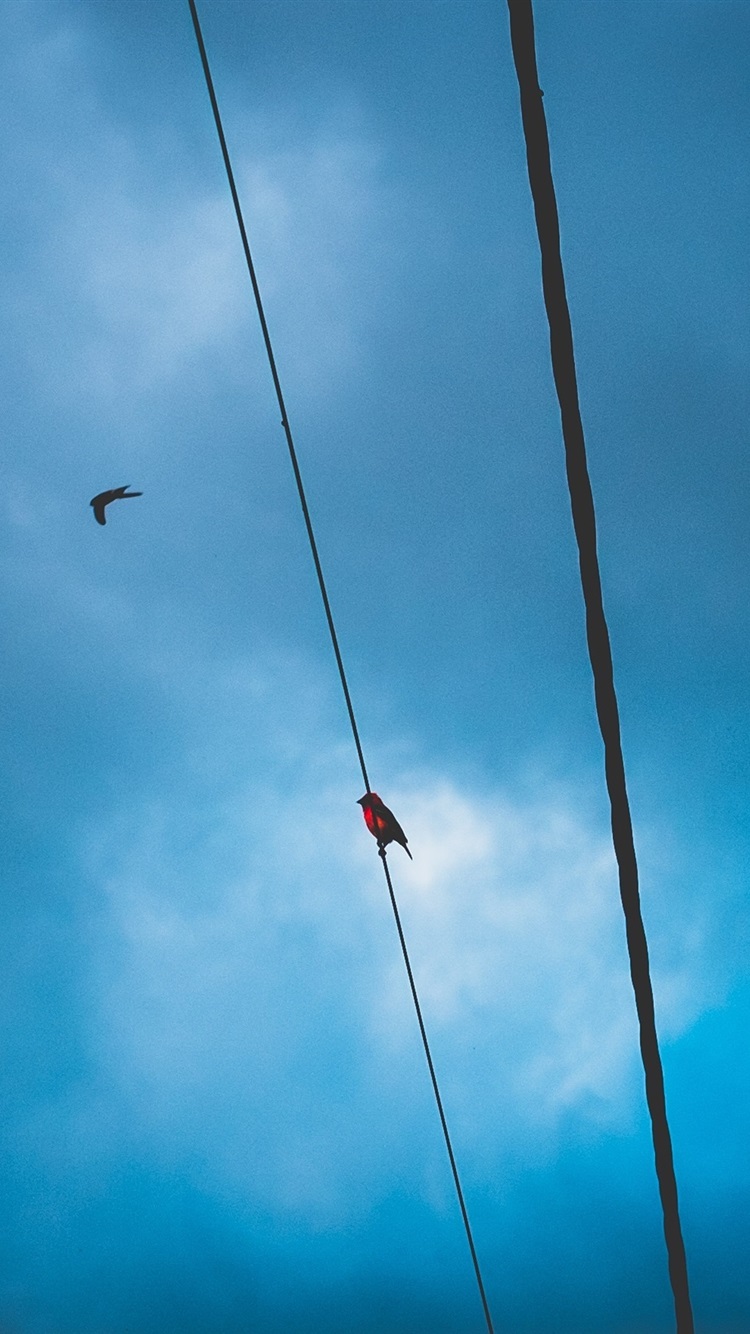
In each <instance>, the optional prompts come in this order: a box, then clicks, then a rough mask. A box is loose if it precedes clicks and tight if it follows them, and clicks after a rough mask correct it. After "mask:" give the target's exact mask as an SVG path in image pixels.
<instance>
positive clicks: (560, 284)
mask: <svg viewBox="0 0 750 1334" xmlns="http://www.w3.org/2000/svg"><path fill="white" fill-rule="evenodd" d="M508 9H509V11H510V32H511V45H512V48H513V59H514V61H515V66H516V73H517V75H518V84H519V88H520V93H521V115H522V120H523V129H524V136H525V140H526V156H527V160H528V169H529V181H530V185H531V193H532V197H533V201H534V212H535V215H536V226H537V232H538V235H539V248H540V251H541V258H542V286H543V289H544V301H545V306H546V309H547V319H548V321H549V329H550V345H551V352H552V369H553V375H554V380H555V387H556V389H557V397H558V400H559V403H560V415H561V418H562V430H563V438H564V441H565V463H566V470H567V477H568V488H569V491H570V502H571V508H572V512H573V526H574V529H575V534H576V541H577V543H578V560H579V566H580V571H581V583H582V586H583V598H584V603H585V607H586V636H587V641H588V650H589V658H590V660H591V668H592V671H593V676H594V694H595V698H596V711H597V717H598V720H599V728H600V731H601V735H602V740H603V742H604V764H605V774H606V781H607V790H608V793H609V800H610V807H611V819H612V839H613V843H614V848H615V856H616V858H617V865H618V872H619V881H620V898H621V900H622V907H623V912H624V914H625V931H626V937H627V943H628V954H629V958H630V976H631V979H632V983H633V991H634V993H635V1004H636V1010H637V1012H638V1022H639V1030H640V1048H641V1056H642V1059H643V1067H644V1072H645V1082H646V1101H647V1103H648V1109H649V1113H650V1116H651V1130H652V1138H653V1144H654V1158H655V1164H656V1175H657V1179H658V1183H659V1194H660V1197H661V1205H662V1211H663V1216H664V1237H665V1240H666V1244H667V1255H668V1261H669V1277H670V1282H671V1285H672V1293H673V1297H674V1307H675V1316H676V1320H677V1331H678V1334H693V1330H694V1322H693V1312H692V1307H691V1302H690V1290H689V1286H688V1273H687V1260H686V1256H685V1245H684V1241H683V1237H682V1228H681V1225H680V1215H679V1208H678V1203H677V1181H676V1178H675V1171H674V1160H673V1155H672V1141H671V1137H670V1133H669V1123H668V1121H667V1108H666V1101H665V1096H664V1075H663V1071H662V1064H661V1057H660V1055H659V1042H658V1038H657V1034H656V1020H655V1015H654V996H653V991H652V987H651V976H650V970H649V959H648V945H647V941H646V932H645V929H644V925H643V917H642V914H641V905H640V895H639V891H638V864H637V861H636V855H635V845H634V842H633V827H632V823H631V818H630V805H629V802H628V794H627V787H626V784H625V764H624V760H623V754H622V744H621V739H620V719H619V711H618V707H617V696H616V693H615V685H614V675H613V668H612V652H611V647H610V641H609V632H608V629H607V622H606V618H605V615H604V605H603V601H602V586H601V577H600V573H599V561H598V557H597V550H596V519H595V513H594V500H593V495H592V491H591V482H590V480H589V473H588V465H587V461H586V445H585V441H584V436H583V424H582V422H581V412H580V405H579V401H578V386H577V380H576V368H575V358H574V353H573V334H572V329H571V324H570V312H569V310H568V302H567V297H566V292H565V277H564V274H563V267H562V258H561V254H560V229H559V221H558V213H557V202H556V199H555V188H554V183H553V180H552V169H551V164H550V152H549V139H548V135H547V123H546V119H545V115H544V107H543V104H542V96H543V95H542V92H541V90H540V88H539V76H538V72H537V64H536V51H535V44H534V15H533V10H532V5H531V0H508Z"/></svg>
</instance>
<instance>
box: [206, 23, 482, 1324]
mask: <svg viewBox="0 0 750 1334" xmlns="http://www.w3.org/2000/svg"><path fill="white" fill-rule="evenodd" d="M188 4H189V6H190V14H191V17H192V20H193V27H194V29H195V37H196V41H197V43H198V50H199V52H200V58H201V64H202V66H203V74H204V76H205V80H206V87H207V89H208V96H209V98H210V101H211V109H212V111H213V114H214V121H215V123H216V131H217V134H218V136H219V143H220V145H221V152H222V157H223V158H224V167H225V169H226V173H227V179H228V181H229V189H230V191H231V195H232V202H233V204H234V211H235V215H236V218H237V225H238V227H239V230H240V236H241V238H242V248H243V250H244V252H245V261H246V263H247V269H248V273H249V275H250V282H251V283H252V288H253V295H254V297H255V305H256V308H257V311H258V318H259V320H260V327H261V330H262V332H263V341H264V343H265V345H266V354H267V356H268V364H269V366H270V368H271V376H272V378H273V383H274V388H275V390H276V398H277V400H278V404H279V409H280V412H281V425H282V426H283V428H284V434H285V436H286V442H287V447H288V449H289V457H290V459H291V463H292V470H293V472H294V480H295V482H296V484H297V494H298V495H299V501H300V505H301V507H302V514H303V516H304V520H305V527H306V529H307V537H308V540H309V543H310V551H311V553H312V558H313V563H314V565H315V573H316V575H317V577H318V586H319V588H320V595H321V598H322V599H323V607H324V610H325V614H326V621H327V622H328V630H329V633H330V636H331V644H332V646H333V652H334V656H335V658H336V666H337V667H338V672H339V678H340V680H341V688H342V690H343V692H344V699H345V701H346V708H347V713H348V714H349V723H350V725H351V729H352V736H353V738H354V744H355V746H356V749H357V757H358V759H359V765H360V768H361V770H362V778H363V779H364V784H365V790H366V791H367V792H370V790H371V789H370V780H369V778H368V775H367V766H366V764H365V757H364V752H363V749H362V742H361V740H360V736H359V728H358V727H357V720H356V717H355V714H354V706H353V704H352V699H351V695H350V693H349V685H348V682H347V679H346V672H345V670H344V662H343V658H342V656H341V649H340V648H339V641H338V635H337V634H336V626H335V624H334V620H333V612H332V611H331V604H330V602H329V599H328V591H327V589H326V582H325V579H324V577H323V568H322V565H321V563H320V556H319V555H318V545H317V542H316V541H315V533H314V531H313V525H312V519H311V517H310V510H309V508H308V504H307V498H306V496H305V488H304V486H303V483H302V474H301V472H300V467H299V462H298V459H297V451H296V449H295V447H294V440H293V438H292V432H291V428H290V426H289V418H288V416H287V411H286V405H285V403H284V395H283V393H282V390H281V382H280V380H279V373H278V370H277V369H276V359H275V357H274V354H273V347H272V345H271V336H270V334H269V331H268V324H267V323H266V316H265V312H264V309H263V301H262V299H261V294H260V287H259V285H258V279H257V276H256V273H255V265H254V264H253V259H252V255H251V253H250V243H249V241H248V237H247V230H246V227H245V220H244V217H243V214H242V206H241V204H240V199H239V195H238V193H237V186H236V184H235V179H234V172H233V170H232V163H231V159H230V157H229V149H228V147H227V141H226V138H225V135H224V128H223V125H222V120H221V114H220V112H219V104H218V101H217V99H216V92H215V90H214V82H213V78H212V76H211V69H210V66H209V63H208V55H207V52H206V47H205V43H204V41H203V33H202V31H201V25H200V20H199V18H198V11H197V9H196V6H195V0H188ZM378 851H379V854H380V858H381V861H382V863H383V871H384V873H385V879H386V884H387V886H388V894H389V897H390V901H391V907H392V909H393V916H394V918H395V922H396V929H397V931H398V938H399V943H400V945H401V952H402V954H403V958H404V964H405V965H406V972H407V976H408V979H409V987H410V990H411V995H412V1000H413V1002H414V1008H415V1010H416V1015H417V1022H418V1024H419V1032H420V1036H421V1038H422V1046H423V1048H424V1053H425V1057H426V1059H427V1068H428V1070H429V1073H430V1081H431V1083H432V1090H433V1093H434V1095H435V1102H436V1104H437V1109H438V1114H439V1117H440V1125H441V1128H442V1131H443V1138H444V1140H445V1146H446V1149H447V1150H448V1159H449V1161H450V1167H451V1173H452V1175H453V1182H454V1185H455V1188H456V1194H457V1196H458V1203H459V1207H460V1210H461V1218H462V1220H463V1225H464V1230H465V1232H466V1239H467V1241H468V1244H469V1251H470V1254H471V1261H472V1265H473V1267H474V1274H475V1277H476V1281H477V1287H478V1289H479V1296H480V1299H481V1302H482V1310H483V1312H484V1318H485V1321H486V1323H487V1330H488V1334H494V1328H493V1324H492V1318H491V1316H490V1310H489V1306H488V1304H487V1297H486V1294H485V1288H484V1283H483V1281H482V1274H481V1270H480V1267H479V1260H478V1257H477V1252H476V1247H475V1245H474V1237H473V1235H472V1230H471V1224H470V1222H469V1215H468V1212H467V1209H466V1203H465V1200H464V1193H463V1190H462V1187H461V1180H460V1177H459V1174H458V1167H457V1164H456V1158H455V1154H454V1152H453V1144H452V1142H451V1137H450V1132H449V1130H448V1122H447V1121H446V1118H445V1112H444V1110H443V1100H442V1098H441V1096H440V1089H439V1086H438V1081H437V1075H436V1073H435V1066H434V1064H433V1060H432V1053H431V1051H430V1044H429V1041H428V1038H427V1031H426V1029H425V1026H424V1020H423V1018H422V1007H421V1005H420V1002H419V996H418V994H417V987H416V983H415V981H414V973H413V972H412V966H411V962H410V959H409V952H408V949H407V946H406V939H405V937H404V932H403V928H402V926H401V915H400V913H399V910H398V904H397V902H396V895H395V893H394V890H393V884H392V882H391V875H390V871H389V869H388V862H387V859H386V852H385V848H384V847H383V846H382V844H381V845H379V847H378Z"/></svg>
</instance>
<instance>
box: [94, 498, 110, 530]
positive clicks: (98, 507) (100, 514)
mask: <svg viewBox="0 0 750 1334" xmlns="http://www.w3.org/2000/svg"><path fill="white" fill-rule="evenodd" d="M106 504H107V501H106V500H105V499H104V496H103V495H101V496H94V499H93V500H92V502H91V505H92V508H93V511H94V518H95V519H96V522H97V523H101V524H105V523H106V522H107V520H106V519H105V517H104V507H105V505H106Z"/></svg>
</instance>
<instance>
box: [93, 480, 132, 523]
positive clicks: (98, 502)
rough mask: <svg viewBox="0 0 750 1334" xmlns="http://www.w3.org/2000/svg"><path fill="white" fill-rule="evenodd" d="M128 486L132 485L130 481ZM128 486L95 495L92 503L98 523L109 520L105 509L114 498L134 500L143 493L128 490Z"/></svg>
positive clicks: (117, 487)
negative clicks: (105, 514)
mask: <svg viewBox="0 0 750 1334" xmlns="http://www.w3.org/2000/svg"><path fill="white" fill-rule="evenodd" d="M128 486H130V482H128ZM128 486H116V487H114V489H113V490H112V491H102V492H100V494H99V495H98V496H94V499H93V500H92V501H91V505H92V508H93V510H94V518H95V519H96V522H97V523H101V524H105V523H106V522H107V520H106V519H105V517H104V511H105V509H106V508H107V505H111V504H112V501H113V500H133V499H134V497H135V496H142V495H143V492H142V491H128Z"/></svg>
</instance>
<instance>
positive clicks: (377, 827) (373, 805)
mask: <svg viewBox="0 0 750 1334" xmlns="http://www.w3.org/2000/svg"><path fill="white" fill-rule="evenodd" d="M357 805H358V806H361V807H362V814H363V815H364V817H365V824H366V825H367V828H368V829H369V831H370V833H371V834H372V836H373V838H376V839H377V840H378V847H379V849H380V852H381V855H382V852H383V849H384V848H385V846H386V844H387V843H400V844H401V847H402V848H403V849H404V852H405V853H406V855H407V856H408V857H409V859H410V860H411V861H414V858H413V857H412V855H411V853H410V852H409V849H408V847H407V846H406V844H407V838H406V834H405V833H404V831H403V829H402V828H401V825H400V824H399V822H398V820H397V819H396V817H395V815H394V814H393V811H389V809H388V807H387V806H386V805H385V803H384V802H383V801H381V799H380V797H379V796H378V794H377V792H365V795H364V796H363V797H360V798H359V801H358V802H357Z"/></svg>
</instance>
